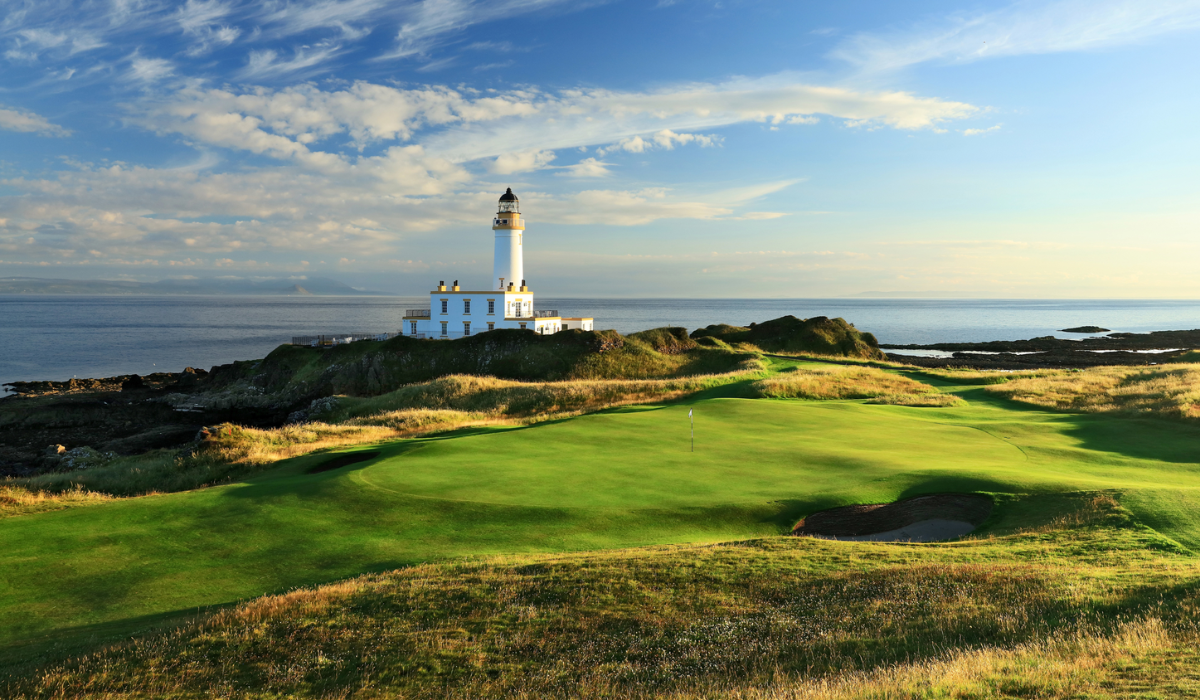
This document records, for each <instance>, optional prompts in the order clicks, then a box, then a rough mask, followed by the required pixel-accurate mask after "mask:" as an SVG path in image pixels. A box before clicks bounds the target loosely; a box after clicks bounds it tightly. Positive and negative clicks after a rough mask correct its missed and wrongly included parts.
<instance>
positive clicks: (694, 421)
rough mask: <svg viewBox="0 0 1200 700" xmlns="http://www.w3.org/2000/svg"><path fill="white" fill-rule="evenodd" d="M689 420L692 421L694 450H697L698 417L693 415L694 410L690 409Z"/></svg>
mask: <svg viewBox="0 0 1200 700" xmlns="http://www.w3.org/2000/svg"><path fill="white" fill-rule="evenodd" d="M688 420H690V421H691V423H692V452H695V451H696V418H695V416H693V415H692V411H691V410H688Z"/></svg>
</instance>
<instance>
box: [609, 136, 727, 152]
mask: <svg viewBox="0 0 1200 700" xmlns="http://www.w3.org/2000/svg"><path fill="white" fill-rule="evenodd" d="M720 141H721V137H720V136H716V135H708V136H704V135H701V134H677V133H675V132H674V131H671V130H670V129H663V130H661V131H658V132H655V133H654V134H651V135H649V136H646V138H642V137H641V136H632V137H630V138H627V139H621V140H620V141H618V142H616V143H614V144H613V145H611V146H609V147H607V148H600V149H597V150H596V153H598V154H599V155H601V156H603V155H605V154H606V153H612V152H614V151H626V152H628V153H645V152H646V151H648V150H651V149H653V148H656V147H657V148H662V149H665V150H668V151H670V150H673V149H674V148H675V146H676V145H677V144H678V145H683V144H687V143H695V144H698V145H700V146H703V147H709V146H714V145H716V144H717V143H719V142H720Z"/></svg>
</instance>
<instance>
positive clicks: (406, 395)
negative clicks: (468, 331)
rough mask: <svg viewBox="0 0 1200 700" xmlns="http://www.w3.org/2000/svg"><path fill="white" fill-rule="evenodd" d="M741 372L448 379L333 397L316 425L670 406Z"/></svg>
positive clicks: (729, 380) (738, 376) (737, 377)
mask: <svg viewBox="0 0 1200 700" xmlns="http://www.w3.org/2000/svg"><path fill="white" fill-rule="evenodd" d="M746 375H747V373H746V372H735V373H731V374H713V375H701V376H693V377H682V378H678V379H642V380H603V379H577V380H573V381H563V382H518V381H512V380H507V379H497V378H495V377H478V376H472V375H450V376H446V377H441V378H438V379H435V380H433V381H430V382H422V383H420V384H410V385H407V386H404V387H401V388H400V389H397V390H396V391H393V392H391V393H388V394H384V395H382V396H375V397H371V398H352V397H339V399H338V405H337V407H336V408H334V409H333V410H331V411H330V412H328V413H327V414H324V415H319V416H317V417H318V418H319V419H321V420H324V421H327V422H333V423H342V422H347V421H351V422H354V421H356V420H362V419H366V420H368V421H369V422H367V423H358V424H369V425H378V424H380V423H378V422H375V420H374V418H375V417H377V416H383V415H386V414H391V413H394V412H397V411H421V412H424V413H412V414H411V418H410V419H409V418H406V422H416V423H419V422H421V421H423V420H428V421H430V422H432V423H436V422H438V421H439V420H441V419H442V414H441V413H440V412H443V411H453V412H462V413H470V414H474V415H475V416H476V418H478V419H482V418H487V417H490V418H497V417H507V418H516V417H528V416H538V415H542V416H549V415H553V416H555V417H561V416H562V415H563V414H571V413H575V412H580V411H593V410H598V409H601V408H610V407H613V406H624V405H628V404H636V403H647V402H652V401H670V400H673V399H678V398H681V397H683V396H687V395H689V394H694V393H696V392H698V391H702V390H704V389H709V388H712V387H715V386H721V385H724V384H729V383H732V382H734V381H739V380H742V379H744V378H746Z"/></svg>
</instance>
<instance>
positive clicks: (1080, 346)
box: [880, 329, 1200, 369]
mask: <svg viewBox="0 0 1200 700" xmlns="http://www.w3.org/2000/svg"><path fill="white" fill-rule="evenodd" d="M880 347H881V348H882V349H883V351H884V352H886V353H888V356H889V357H890V358H891V359H893V360H895V361H897V362H906V363H909V364H913V365H916V366H918V367H970V368H974V369H1065V368H1085V367H1104V366H1113V365H1126V366H1128V365H1156V364H1162V363H1164V362H1177V361H1179V360H1180V359H1181V358H1185V357H1187V356H1188V355H1189V353H1193V352H1195V349H1196V348H1200V329H1196V330H1190V331H1155V332H1153V333H1110V334H1108V335H1104V336H1098V337H1092V338H1082V339H1079V340H1074V339H1071V340H1066V339H1063V338H1055V337H1053V336H1044V337H1040V338H1031V339H1029V340H996V341H990V342H984V343H932V344H929V345H881V346H880ZM905 350H917V351H929V350H933V351H940V352H945V353H952V354H951V356H949V357H923V356H918V355H908V354H905V352H904V351H905ZM1188 359H1191V358H1188ZM1198 361H1200V360H1198Z"/></svg>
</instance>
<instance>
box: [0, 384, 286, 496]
mask: <svg viewBox="0 0 1200 700" xmlns="http://www.w3.org/2000/svg"><path fill="white" fill-rule="evenodd" d="M232 367H233V365H223V366H221V367H214V368H213V369H212V370H210V371H205V370H202V369H193V368H191V367H189V368H187V369H185V370H184V371H182V372H157V373H154V374H148V375H136V374H130V375H120V376H116V377H105V378H98V379H69V380H66V381H61V382H56V381H36V382H12V383H11V384H6V385H5V386H7V387H9V389H10V390H11V391H12V392H13V394H12V395H11V396H6V397H4V398H0V477H5V476H31V475H34V474H39V473H43V472H46V471H60V470H64V469H86V468H89V467H92V466H96V465H97V464H101V463H103V462H105V461H107V460H110V459H112V458H113V457H116V456H125V455H135V454H141V453H143V452H146V451H148V450H155V449H163V448H181V447H183V446H185V445H188V444H190V443H192V442H193V441H194V440H195V439H196V435H197V433H198V432H199V431H200V430H201V428H203V426H205V425H210V424H214V423H220V422H224V421H232V422H237V423H240V424H242V425H254V426H273V425H280V424H282V423H283V421H284V420H286V418H287V415H288V413H289V411H290V410H291V409H292V408H293V407H292V406H284V407H279V408H275V409H272V408H271V407H262V406H226V407H223V408H221V409H211V408H203V409H192V408H187V407H183V408H181V407H180V406H179V405H178V403H179V401H178V397H180V396H186V395H190V394H192V393H195V392H203V391H205V390H208V389H211V388H212V387H213V386H214V385H215V384H217V383H218V382H217V381H214V380H215V379H218V378H219V377H220V375H221V374H222V371H223V370H224V371H228V368H232Z"/></svg>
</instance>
